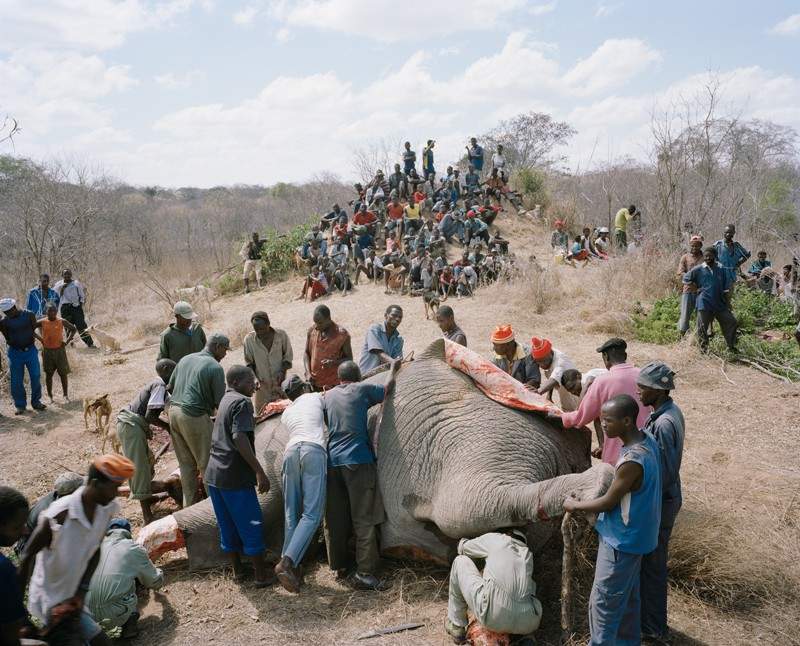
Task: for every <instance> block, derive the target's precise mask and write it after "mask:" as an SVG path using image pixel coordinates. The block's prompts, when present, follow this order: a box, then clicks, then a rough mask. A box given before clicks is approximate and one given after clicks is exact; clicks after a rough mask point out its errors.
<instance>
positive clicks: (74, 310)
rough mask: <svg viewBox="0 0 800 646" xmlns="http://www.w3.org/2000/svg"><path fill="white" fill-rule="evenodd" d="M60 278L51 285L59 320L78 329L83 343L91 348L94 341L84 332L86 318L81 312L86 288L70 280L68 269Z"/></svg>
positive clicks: (70, 275) (76, 281)
mask: <svg viewBox="0 0 800 646" xmlns="http://www.w3.org/2000/svg"><path fill="white" fill-rule="evenodd" d="M61 276H62V278H61V280H59V281H58V282H57V283H56V284H55V285H53V289H55V290H56V292H58V298H59V305H60V307H61V318H63V319H64V320H65V321H69V322H70V323H72V324H73V325H74V326H75V327H76V328H78V332H79V333H80V335H81V339H82V340H83V342H84V343H85V344H86V345H87V346H88V347H90V348H93V347H94V341H93V340H92V337H91V336H89V333H88V332H86V328H87V325H86V317H85V316H84V312H83V306H84V305H85V304H86V288H85V287H84V286H83V283H81V282H80V281H78V280H75V279H73V278H72V271H71V270H69V269H65V270H64V272H63V273H62V274H61Z"/></svg>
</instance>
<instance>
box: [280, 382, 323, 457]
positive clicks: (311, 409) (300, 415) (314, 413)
mask: <svg viewBox="0 0 800 646" xmlns="http://www.w3.org/2000/svg"><path fill="white" fill-rule="evenodd" d="M281 424H283V425H284V426H285V427H286V429H287V430H288V431H289V441H288V442H286V450H288V449H289V447H290V446H292V445H294V444H298V443H300V442H311V443H312V444H318V445H319V446H321V447H322V448H323V449H324V448H325V445H326V442H325V415H324V412H323V404H322V393H306V394H305V395H300V397H298V398H297V399H295V400H294V402H292V405H291V406H289V407H288V408H287V409H286V410H285V411H283V414H282V415H281Z"/></svg>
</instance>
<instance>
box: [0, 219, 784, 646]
mask: <svg viewBox="0 0 800 646" xmlns="http://www.w3.org/2000/svg"><path fill="white" fill-rule="evenodd" d="M509 218H510V216H505V217H503V218H501V219H500V220H499V221H498V224H499V225H500V227H501V229H502V230H503V232H504V234H505V235H506V236H507V237H511V239H512V250H515V251H517V253H518V255H519V256H522V255H523V254H522V253H521V252H520V250H521V249H526V252H525V255H526V256H527V254H528V253H529V251H528V249H532V250H534V251H535V253H536V254H537V256H538V257H539V262H540V263H541V264H542V265H547V266H548V267H549V266H550V263H549V261H548V259H547V256H548V254H547V252H546V247H545V244H544V241H545V238H548V239H549V234H548V233H546V232H545V231H543V230H541V229H539V228H537V227H532V226H529V225H522V224H519V223H517V222H514V221H511V220H509ZM452 253H456V251H453V252H451V254H452ZM521 264H523V265H525V264H526V261H525V260H522V259H521ZM607 271H609V270H608V269H604V268H602V267H599V266H590V267H588V268H585V269H572V268H569V267H558V268H553V269H551V270H550V271H549V274H548V275H549V278H548V281H549V282H546V283H543V282H542V280H541V279H540V278H537V277H536V273H535V272H533V271H531V272H529V273H528V274H527V276H526V278H524V279H522V280H520V281H518V282H516V283H514V284H512V285H502V286H493V287H490V288H488V289H482V290H479V292H478V293H477V295H476V296H475V297H474V298H472V299H463V300H456V299H453V300H452V302H451V303H449V304H451V305H452V306H453V308H454V309H455V311H456V317H457V320H458V322H459V324H460V325H461V327H462V328H463V329H464V331H465V332H466V334H467V337H468V339H469V345H470V347H472V348H474V349H477V350H478V351H480V352H482V353H483V354H485V355H486V356H489V353H490V349H491V347H490V343H489V334H490V332H491V330H492V329H493V327H494V326H495V325H497V324H498V323H506V322H508V323H511V324H512V325H513V326H514V328H515V330H516V331H517V334H518V338H520V339H527V338H530V336H532V335H534V334H536V335H538V336H548V337H549V338H550V339H552V340H553V343H554V345H555V346H556V347H557V348H559V349H561V350H563V351H566V352H567V353H568V354H569V355H570V356H571V357H572V359H573V360H574V361H575V362H576V363H577V365H578V366H579V367H580V368H585V369H588V368H592V367H596V366H597V365H598V364H599V356H598V354H597V353H596V351H595V348H596V347H597V346H599V345H600V344H601V343H602V342H603V341H604V340H605V338H607V337H608V336H611V335H612V334H610V332H611V331H613V330H615V329H616V328H615V326H622V327H621V329H622V330H624V325H625V323H624V321H625V316H624V314H618V315H614V316H611V319H612V323H607V322H606V323H603V322H602V320H601V319H602V316H599V315H600V314H601V313H603V309H604V306H603V303H604V302H606V301H608V302H611V301H614V302H616V301H617V300H618V299H619V294H618V293H616V292H617V288H618V287H619V285H617V284H612V283H607V282H604V280H605V279H604V277H605V276H607V275H608V274H607V273H604V272H607ZM615 275H616V276H623V277H624V280H626V281H630V282H632V283H638V284H640V287H641V283H643V282H644V281H646V280H647V279H648V275H647V274H646V273H642V274H640V275H631V274H630V272H628V273H626V272H625V271H622V272H618V273H617V274H615ZM299 283H300V279H299V278H294V279H292V280H290V281H287V282H284V283H280V284H274V285H270V286H268V287H267V288H266V289H264V290H262V291H258V292H254V293H251V294H248V295H241V296H235V297H226V298H218V299H216V300H214V301H213V303H212V304H211V308H210V312H208V311H206V312H205V313H204V319H205V320H204V326H205V328H206V330H207V331H208V332H211V331H216V330H219V331H223V332H226V333H228V334H229V335H230V336H231V338H232V339H233V341H234V344H235V349H234V351H233V352H231V353H230V354H229V355H228V357H227V358H226V359H225V360H224V361H223V365H224V366H230V365H232V364H234V363H238V362H241V357H242V355H241V339H242V337H243V336H244V334H245V333H246V332H247V331H248V329H249V316H250V314H251V313H252V312H253V311H255V310H266V311H267V312H268V313H269V314H270V317H271V319H272V323H273V325H274V326H275V327H279V328H282V329H284V330H286V331H287V332H288V334H289V336H290V338H291V341H292V344H293V347H294V351H295V363H294V367H295V369H296V370H298V371H299V372H301V373H302V352H303V348H304V343H305V332H306V330H307V328H308V326H309V325H310V323H311V313H312V310H313V308H314V304H308V303H304V302H300V301H297V300H295V298H296V296H297V294H298V293H299ZM543 285H544V286H545V287H546V288H547V289H550V290H556V291H557V292H558V294H557V295H556V297H553V294H546V295H545V296H544V297H543V296H542V294H541V293H537V292H536V290H537V289H538V290H541V288H542V286H543ZM548 285H549V287H548ZM90 287H93V286H90ZM93 288H94V289H95V304H94V310H93V313H92V314H93V317H92V318H93V320H94V321H95V322H96V323H97V324H98V325H99V326H100V327H101V328H102V329H104V330H107V331H108V332H109V333H111V334H113V335H115V336H116V337H117V338H118V339H119V340H120V342H121V343H122V347H123V350H124V351H129V350H132V349H136V348H143V349H142V350H140V351H137V352H132V353H128V354H119V355H105V354H103V353H100V352H91V351H88V350H87V349H85V348H83V347H76V348H75V349H71V350H70V353H69V354H70V361H71V363H72V368H73V374H72V376H71V390H72V394H73V397H74V401H73V403H71V404H69V405H63V404H59V403H56V405H55V406H51V407H50V408H48V410H47V411H45V412H43V413H41V414H34V413H30V412H29V413H28V414H26V415H25V416H24V417H21V418H20V417H9V415H10V414H11V413H12V412H13V409H12V408H11V404H10V402H9V401H8V398H7V396H5V395H4V396H3V397H2V400H1V402H0V407H1V408H0V410H2V412H3V414H4V415H6V417H3V418H2V419H0V480H2V482H3V483H7V484H10V485H12V486H15V487H18V488H20V489H21V490H23V491H24V492H25V493H26V494H27V495H29V496H30V497H31V498H34V497H36V496H38V495H41V494H43V493H45V492H46V491H47V490H48V488H49V487H50V485H51V483H52V480H53V478H54V477H55V476H56V475H58V473H60V472H61V471H63V470H64V469H66V468H69V469H73V470H76V471H80V472H85V469H86V465H87V463H88V461H89V459H90V458H91V456H93V455H95V454H96V453H98V452H99V450H100V445H101V440H100V438H98V436H97V435H95V434H93V433H89V432H87V431H86V430H85V429H84V424H83V419H82V405H81V403H80V401H79V399H80V398H81V397H85V396H95V395H101V394H103V393H109V394H110V398H111V401H112V402H113V407H114V409H115V410H117V409H119V408H121V407H122V406H124V405H126V404H127V403H128V401H129V400H130V399H131V398H132V396H133V395H134V393H135V391H136V390H137V389H138V388H140V387H141V386H142V385H144V384H145V383H146V382H147V381H148V380H149V379H151V378H152V375H153V369H152V366H153V362H154V360H155V355H156V352H157V346H155V345H153V344H155V343H156V342H157V335H158V332H159V331H160V330H161V329H163V327H164V326H165V325H166V324H167V323H168V322H169V321H170V314H169V311H168V309H167V308H166V306H165V305H164V304H163V303H159V302H158V301H157V300H156V299H155V297H154V296H153V295H152V294H150V292H148V291H146V290H145V289H144V288H143V287H140V286H139V287H133V288H131V290H130V291H129V292H126V293H115V294H114V295H102V294H99V293H98V292H99V290H98V288H97V287H96V286H94V287H93ZM325 302H326V304H327V305H328V306H329V307H330V308H331V310H332V313H333V318H334V320H335V321H336V322H337V323H339V324H340V325H343V326H345V327H346V328H347V329H348V330H349V331H350V333H351V335H352V337H353V348H354V352H355V353H356V355H357V354H358V353H359V352H360V348H361V344H362V343H363V338H364V332H365V330H366V327H367V326H368V325H369V324H370V323H372V322H374V321H377V320H380V319H381V318H382V314H383V311H384V309H385V307H386V306H387V305H389V304H390V303H394V302H398V303H400V304H401V305H402V306H403V307H404V309H405V317H404V321H403V324H402V326H401V328H400V331H401V333H402V335H403V336H404V338H405V347H406V352H408V351H411V350H416V351H421V350H422V349H423V348H424V347H425V346H426V344H427V343H428V342H429V341H431V340H433V339H435V338H436V337H437V336H438V335H439V330H438V328H437V327H436V325H435V323H434V322H433V321H426V320H425V317H424V315H423V306H422V302H421V299H419V298H410V297H407V296H402V297H400V296H386V295H384V294H383V288H382V286H373V285H363V286H361V287H360V288H358V290H357V291H356V292H355V293H353V294H351V295H349V296H347V297H344V298H342V297H341V296H333V297H329V298H328V299H327V300H326V301H325ZM534 302H536V303H540V302H541V304H540V305H535V304H534ZM204 309H206V308H204ZM537 310H543V311H542V312H541V313H536V312H537ZM628 338H629V339H630V336H629V337H628ZM629 352H630V358H631V360H632V361H633V362H635V363H636V364H637V365H643V364H644V363H646V362H647V361H649V360H652V359H663V360H665V361H667V362H668V363H670V365H672V367H673V368H674V369H675V370H676V371H677V372H678V378H677V383H678V387H677V390H676V392H675V393H674V396H675V399H676V401H677V403H678V404H679V405H680V406H681V408H682V409H683V412H684V414H685V416H686V423H687V436H686V447H685V453H684V462H683V468H682V479H683V490H684V508H683V511H682V512H681V514H680V516H679V519H678V526H677V528H676V532H675V537H674V540H673V568H674V577H673V579H674V580H673V582H672V584H671V590H670V624H671V626H672V627H673V630H674V632H675V635H676V641H675V643H678V644H743V643H753V644H793V643H800V612H798V610H797V608H798V606H797V599H798V594H800V592H798V591H799V590H800V565H799V564H798V559H797V555H798V554H800V529H798V528H799V527H800V466H799V465H798V455H800V416H799V415H798V410H800V388H798V386H796V385H791V386H790V385H786V384H783V383H781V382H778V381H775V380H773V379H771V378H770V377H768V376H766V375H763V374H760V373H758V372H755V371H753V370H751V369H748V368H745V367H741V366H736V365H723V364H722V362H721V361H720V360H718V359H713V358H706V357H702V356H701V355H699V353H698V352H697V350H696V348H695V347H693V345H692V344H691V342H690V341H688V340H687V341H684V342H683V343H682V344H679V345H676V346H672V347H669V346H655V345H647V344H641V343H637V342H629ZM56 391H57V392H59V387H58V385H57V386H56ZM56 399H57V402H58V400H59V398H58V397H57V398H56ZM171 455H172V454H171V453H170V454H167V456H168V458H169V456H171ZM168 458H167V459H165V460H164V461H162V462H161V463H159V467H158V473H159V474H163V473H165V472H166V471H167V470H168V469H169V462H170V460H169V459H168ZM122 502H123V507H124V512H125V514H126V515H127V516H128V517H129V518H130V519H131V521H132V523H133V524H134V526H136V527H138V526H140V525H141V515H140V510H139V508H138V505H135V504H131V503H129V502H128V501H127V500H123V501H122ZM167 511H168V509H167V508H166V507H165V508H164V509H163V510H162V511H160V512H159V513H167ZM184 556H185V555H181V554H180V553H177V554H173V555H170V556H168V557H164V558H163V559H162V562H161V563H159V565H160V566H162V567H164V568H165V570H166V574H167V584H166V587H165V588H164V589H163V590H162V591H161V592H160V593H158V594H151V595H150V596H149V597H148V598H146V599H145V600H144V601H143V604H144V606H143V618H142V622H141V626H142V634H141V636H140V637H139V638H138V640H137V642H138V643H142V644H196V643H198V641H201V640H202V641H205V642H207V643H215V644H220V643H221V644H227V643H241V644H255V643H264V644H351V643H355V640H356V638H357V637H358V636H359V635H361V634H363V633H365V632H367V631H369V630H372V629H375V628H381V627H387V626H391V625H396V624H401V623H406V622H421V623H424V624H425V626H424V627H423V628H421V629H419V630H416V631H413V632H408V633H402V634H399V635H393V636H386V637H381V638H378V639H374V640H371V642H369V643H374V644H447V643H450V642H449V640H447V639H445V635H444V632H443V630H442V622H443V621H444V617H445V610H446V599H447V571H446V570H441V569H431V568H429V567H421V566H419V565H418V564H413V563H401V564H398V563H390V564H388V566H387V567H388V570H387V571H388V576H389V577H390V579H391V580H392V582H393V588H392V589H391V590H390V591H388V592H384V593H379V594H370V593H363V592H353V591H351V590H349V589H348V588H346V587H343V586H342V585H340V584H338V583H337V582H336V581H335V580H334V578H333V576H332V575H331V574H330V572H329V571H328V569H327V567H326V566H325V565H324V564H321V565H320V566H318V567H316V568H313V569H312V570H311V571H310V572H309V574H308V576H307V585H306V587H305V588H304V589H303V591H302V594H301V595H299V596H294V595H290V594H288V593H286V592H285V591H283V590H282V589H280V588H279V587H276V588H271V589H268V590H264V591H262V590H255V589H254V588H252V587H248V586H247V585H246V584H245V585H244V586H243V587H240V586H239V585H238V584H236V583H234V581H233V579H232V577H231V575H230V573H229V572H227V571H224V570H217V571H211V572H204V573H193V572H189V571H188V569H187V567H186V562H185V559H184ZM559 560H560V548H559V546H558V541H557V540H555V541H553V542H552V543H551V544H550V545H548V547H547V548H545V550H544V551H543V552H542V553H541V554H539V555H537V559H536V572H537V573H538V576H537V577H536V578H537V580H538V582H539V588H540V590H539V595H540V597H541V598H542V600H543V603H544V605H545V615H544V618H543V622H542V628H541V630H540V637H539V639H540V643H542V644H557V643H558V642H559V636H560V630H559V615H558V612H559V598H558V595H559V593H560V581H559V580H558V578H557V577H558V571H559Z"/></svg>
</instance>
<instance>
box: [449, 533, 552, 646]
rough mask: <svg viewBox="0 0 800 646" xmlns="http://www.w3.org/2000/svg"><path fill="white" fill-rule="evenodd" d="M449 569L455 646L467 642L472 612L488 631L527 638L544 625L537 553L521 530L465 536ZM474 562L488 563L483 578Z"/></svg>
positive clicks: (450, 614)
mask: <svg viewBox="0 0 800 646" xmlns="http://www.w3.org/2000/svg"><path fill="white" fill-rule="evenodd" d="M458 554H459V555H458V556H456V558H455V560H454V561H453V565H452V567H451V568H450V595H449V597H448V600H447V621H446V622H445V625H444V627H445V630H446V631H447V633H448V634H449V635H450V636H451V637H452V638H453V642H455V643H456V644H463V643H464V642H466V638H467V610H468V609H469V610H470V611H471V612H472V614H474V615H475V618H476V619H477V620H478V621H479V622H480V623H481V625H482V626H484V627H485V628H487V629H488V630H493V631H495V632H499V633H510V634H512V635H528V634H530V633H532V632H533V631H534V630H536V629H537V628H538V627H539V622H540V621H541V619H542V604H541V602H540V601H539V600H538V599H537V598H536V582H535V581H534V580H533V555H532V554H531V552H530V550H529V549H528V546H527V544H526V542H525V534H523V533H522V531H520V530H518V529H511V530H508V532H507V533H499V532H490V533H488V534H484V535H483V536H479V537H478V538H472V539H469V540H468V539H466V538H462V539H461V541H460V542H459V544H458ZM473 559H482V560H484V561H485V562H486V564H485V565H484V568H483V574H481V572H480V571H479V570H478V567H477V566H476V565H475V562H474V561H473Z"/></svg>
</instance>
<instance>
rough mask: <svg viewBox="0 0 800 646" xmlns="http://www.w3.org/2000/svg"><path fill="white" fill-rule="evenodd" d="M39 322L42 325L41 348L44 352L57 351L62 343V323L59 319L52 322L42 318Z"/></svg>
mask: <svg viewBox="0 0 800 646" xmlns="http://www.w3.org/2000/svg"><path fill="white" fill-rule="evenodd" d="M39 322H40V323H41V324H42V341H43V343H42V347H43V348H45V349H46V350H58V349H59V348H60V347H61V344H62V343H63V342H64V321H62V320H61V319H59V318H57V319H55V320H54V321H51V320H50V319H48V318H43V319H41V320H40V321H39Z"/></svg>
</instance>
